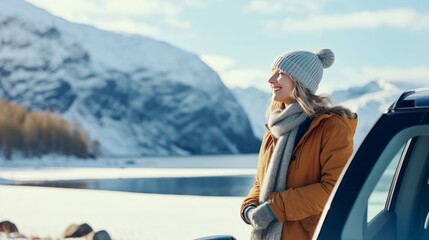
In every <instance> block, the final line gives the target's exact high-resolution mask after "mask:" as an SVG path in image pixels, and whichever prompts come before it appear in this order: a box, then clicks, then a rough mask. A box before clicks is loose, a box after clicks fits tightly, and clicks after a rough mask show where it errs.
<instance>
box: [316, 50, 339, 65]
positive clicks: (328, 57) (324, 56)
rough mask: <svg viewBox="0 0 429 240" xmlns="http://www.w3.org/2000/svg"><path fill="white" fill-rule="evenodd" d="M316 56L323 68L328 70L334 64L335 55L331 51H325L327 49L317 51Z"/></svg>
mask: <svg viewBox="0 0 429 240" xmlns="http://www.w3.org/2000/svg"><path fill="white" fill-rule="evenodd" d="M316 55H317V56H318V57H319V59H320V61H321V62H322V66H323V68H328V67H330V66H331V65H332V64H333V63H334V60H335V55H334V53H333V52H332V51H331V49H327V48H323V49H318V50H317V51H316Z"/></svg>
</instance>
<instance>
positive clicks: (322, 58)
mask: <svg viewBox="0 0 429 240" xmlns="http://www.w3.org/2000/svg"><path fill="white" fill-rule="evenodd" d="M334 60H335V56H334V53H333V52H332V51H331V50H330V49H319V50H317V51H316V52H315V53H312V52H308V51H293V52H287V53H284V54H282V55H280V56H278V57H277V58H276V59H275V60H274V62H273V64H272V69H280V70H282V71H283V72H285V73H286V74H287V75H289V76H291V77H292V78H293V79H294V80H295V81H298V82H300V83H301V84H302V85H304V87H306V88H307V89H309V90H310V91H311V92H312V93H315V92H316V91H317V88H318V87H319V83H320V81H321V80H322V76H323V69H324V68H328V67H330V66H331V65H332V64H333V63H334Z"/></svg>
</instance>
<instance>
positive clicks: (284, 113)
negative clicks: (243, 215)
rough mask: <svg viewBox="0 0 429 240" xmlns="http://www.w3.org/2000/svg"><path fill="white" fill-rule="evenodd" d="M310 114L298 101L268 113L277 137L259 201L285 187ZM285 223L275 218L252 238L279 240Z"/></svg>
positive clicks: (270, 123)
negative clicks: (301, 129)
mask: <svg viewBox="0 0 429 240" xmlns="http://www.w3.org/2000/svg"><path fill="white" fill-rule="evenodd" d="M306 118H307V115H306V114H305V112H304V111H303V110H302V108H301V106H300V105H299V104H297V103H293V104H290V105H288V106H287V107H286V108H285V109H284V110H281V109H276V110H274V111H273V112H271V114H270V115H269V116H268V128H269V130H270V132H271V134H272V135H273V136H274V137H275V138H277V139H278V140H277V143H276V146H275V147H274V150H273V154H272V155H271V159H270V162H269V165H268V169H267V172H266V173H265V177H264V181H263V182H262V186H261V192H260V195H259V202H260V203H264V202H266V201H267V200H268V194H270V193H271V192H282V191H285V190H286V179H287V172H288V167H289V162H290V158H291V156H292V151H293V148H294V146H295V137H296V134H297V132H298V128H299V125H301V123H303V122H304V121H305V119H306ZM282 228H283V223H281V222H279V221H277V220H276V221H273V222H271V224H270V225H268V227H267V228H266V229H263V230H255V229H253V231H252V235H251V238H252V239H280V238H281V234H282Z"/></svg>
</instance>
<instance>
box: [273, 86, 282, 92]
mask: <svg viewBox="0 0 429 240" xmlns="http://www.w3.org/2000/svg"><path fill="white" fill-rule="evenodd" d="M271 89H272V90H273V92H274V93H275V92H278V91H279V90H280V89H281V88H280V87H272V88H271Z"/></svg>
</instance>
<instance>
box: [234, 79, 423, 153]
mask: <svg viewBox="0 0 429 240" xmlns="http://www.w3.org/2000/svg"><path fill="white" fill-rule="evenodd" d="M419 87H423V84H419V83H409V82H407V81H403V82H388V81H384V80H374V81H370V82H368V83H366V84H365V85H362V86H355V87H351V88H349V89H345V90H340V91H334V92H333V93H331V100H332V102H333V104H335V105H343V106H345V107H348V108H350V109H351V110H353V111H355V112H356V113H357V114H358V116H359V121H358V126H357V130H356V135H355V144H356V146H358V145H359V144H360V143H361V142H362V140H363V138H364V137H365V136H366V134H367V133H368V132H369V130H370V129H371V127H372V126H373V125H374V123H375V121H376V120H377V119H378V118H379V117H380V115H381V113H382V112H384V111H385V110H386V109H387V108H388V107H389V106H390V105H391V104H392V103H393V102H394V101H395V100H396V99H397V98H398V97H399V96H400V94H401V93H402V92H403V91H405V90H409V89H413V88H419ZM233 92H234V95H235V96H236V98H237V99H238V100H239V102H240V103H241V104H242V105H243V107H244V109H245V110H246V111H247V112H248V113H247V114H248V115H249V117H250V118H251V119H250V121H251V123H252V127H253V131H254V132H255V133H256V135H257V136H258V137H262V134H261V133H263V132H265V130H266V129H265V126H264V124H265V111H266V108H267V104H268V101H269V98H270V94H269V93H267V92H264V91H261V90H258V89H255V88H249V89H234V91H233Z"/></svg>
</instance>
